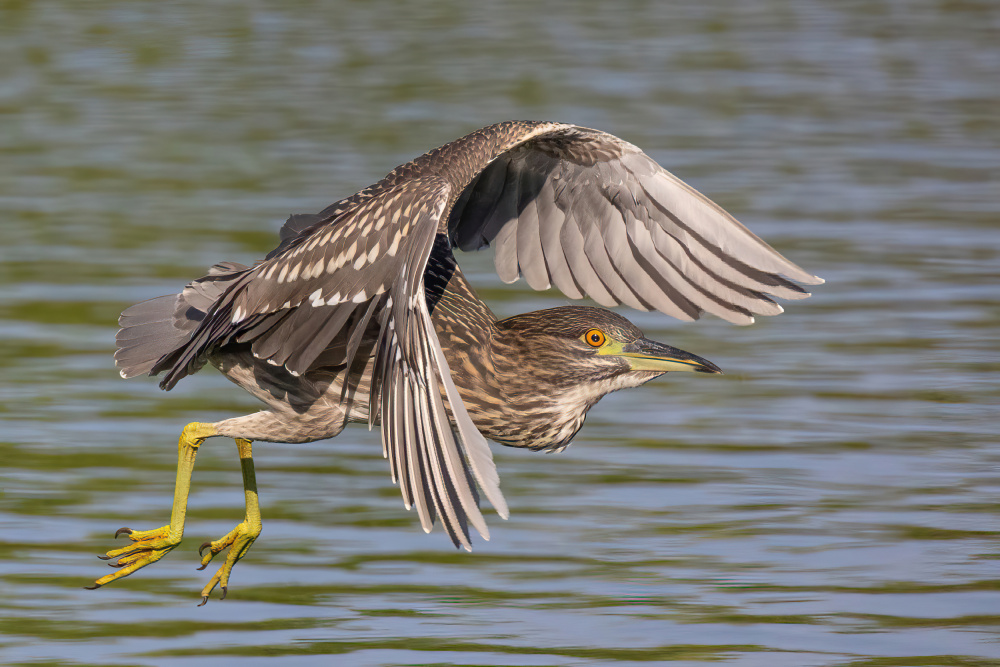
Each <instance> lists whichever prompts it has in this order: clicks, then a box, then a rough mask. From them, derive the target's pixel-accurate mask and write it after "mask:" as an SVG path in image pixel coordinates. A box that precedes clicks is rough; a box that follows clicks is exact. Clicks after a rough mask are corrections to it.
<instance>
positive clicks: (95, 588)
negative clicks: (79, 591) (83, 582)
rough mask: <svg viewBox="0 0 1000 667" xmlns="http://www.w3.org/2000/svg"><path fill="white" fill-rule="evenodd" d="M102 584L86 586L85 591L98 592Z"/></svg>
mask: <svg viewBox="0 0 1000 667" xmlns="http://www.w3.org/2000/svg"><path fill="white" fill-rule="evenodd" d="M101 585H102V584H91V585H90V586H84V587H83V589H84V590H86V591H96V590H97V589H98V588H100V587H101Z"/></svg>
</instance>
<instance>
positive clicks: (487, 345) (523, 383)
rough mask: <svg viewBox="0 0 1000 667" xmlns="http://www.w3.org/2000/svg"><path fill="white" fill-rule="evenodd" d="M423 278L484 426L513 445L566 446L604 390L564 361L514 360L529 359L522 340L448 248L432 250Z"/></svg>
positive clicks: (449, 354) (444, 343)
mask: <svg viewBox="0 0 1000 667" xmlns="http://www.w3.org/2000/svg"><path fill="white" fill-rule="evenodd" d="M424 281H425V288H426V293H427V301H428V305H429V306H430V310H431V319H432V321H433V322H434V327H435V329H436V330H437V334H438V340H440V342H441V349H442V350H443V352H444V355H445V358H446V359H447V360H448V366H449V368H450V370H451V375H452V378H453V379H454V381H455V385H456V387H457V388H458V391H459V393H460V394H461V396H462V400H463V401H464V403H465V406H466V408H467V409H468V411H469V414H470V416H471V417H472V420H473V422H474V423H475V424H476V426H477V427H478V428H479V430H480V432H482V434H483V435H484V436H486V437H487V438H490V439H491V440H495V441H497V442H500V443H502V444H505V445H510V446H512V447H527V448H529V449H535V450H540V449H541V450H554V451H558V450H561V449H563V448H564V447H566V445H568V444H569V441H570V440H571V439H572V437H573V436H574V435H575V434H576V432H577V431H578V430H579V429H580V427H581V426H582V425H583V420H584V417H586V414H587V410H589V409H590V408H591V407H593V405H594V404H595V403H597V401H599V400H600V398H601V395H595V394H594V393H593V392H592V391H591V390H590V389H589V388H588V385H586V384H583V383H574V380H573V378H570V377H568V376H567V375H566V374H565V372H564V371H565V369H564V368H563V366H562V364H561V363H560V361H559V360H553V363H552V364H551V365H549V364H544V363H543V364H542V367H541V368H540V369H534V368H532V369H528V368H524V367H523V366H522V365H520V364H519V363H518V362H517V361H516V360H518V359H526V358H531V355H530V354H528V353H526V352H525V351H522V350H520V349H519V347H518V346H519V344H523V341H522V340H520V339H519V336H518V335H517V334H516V333H511V332H509V331H507V330H506V329H504V328H503V327H498V326H497V319H496V316H495V315H494V314H493V313H492V312H491V311H490V309H489V307H488V306H487V305H486V304H485V303H484V302H483V301H482V299H480V298H479V297H478V295H476V293H475V292H474V291H473V289H472V287H471V286H470V285H469V283H468V281H466V279H465V276H463V275H462V272H461V269H459V268H458V266H457V265H456V264H455V261H454V257H452V255H451V253H450V252H447V253H438V252H432V254H431V261H430V262H429V263H428V267H427V272H426V273H425V274H424ZM536 358H537V354H536ZM546 368H548V369H549V370H550V371H551V372H546V371H545V369H546ZM602 395H603V394H602Z"/></svg>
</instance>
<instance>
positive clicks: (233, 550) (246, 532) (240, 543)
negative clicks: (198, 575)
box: [198, 521, 260, 607]
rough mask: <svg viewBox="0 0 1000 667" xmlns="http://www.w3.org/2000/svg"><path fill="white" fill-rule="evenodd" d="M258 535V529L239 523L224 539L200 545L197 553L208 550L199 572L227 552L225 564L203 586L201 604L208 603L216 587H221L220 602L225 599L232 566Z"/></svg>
mask: <svg viewBox="0 0 1000 667" xmlns="http://www.w3.org/2000/svg"><path fill="white" fill-rule="evenodd" d="M258 535H260V527H259V526H258V527H256V528H254V527H253V526H251V525H248V524H247V522H245V521H244V522H243V523H240V524H239V525H238V526H236V527H235V528H234V529H233V530H232V531H230V532H229V533H228V534H227V535H226V536H225V537H222V538H221V539H218V540H215V541H214V542H206V543H205V544H202V545H201V547H200V548H199V549H198V553H202V552H203V551H204V550H205V549H207V550H208V552H207V553H205V554H204V555H203V556H202V558H201V567H199V568H198V569H199V570H204V569H205V568H206V567H207V566H208V564H209V563H210V562H212V559H213V558H215V556H216V554H219V553H221V552H223V551H225V550H226V549H229V552H228V553H227V554H226V562H224V563H223V564H222V567H220V568H219V569H218V570H217V571H216V573H215V574H213V575H212V578H211V579H209V580H208V583H207V584H205V588H203V589H202V591H201V604H199V605H198V606H199V607H200V606H202V605H204V604H205V603H206V602H208V596H209V595H211V593H212V591H213V590H214V589H215V587H216V586H221V587H222V596H221V597H220V598H219V599H221V600H225V599H226V593H227V592H228V590H229V576H230V574H232V571H233V566H235V565H236V563H238V562H239V561H240V559H242V558H243V556H245V555H246V553H247V551H249V550H250V546H251V545H252V544H253V543H254V540H256V539H257V536H258Z"/></svg>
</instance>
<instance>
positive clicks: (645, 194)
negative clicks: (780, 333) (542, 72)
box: [449, 125, 823, 324]
mask: <svg viewBox="0 0 1000 667" xmlns="http://www.w3.org/2000/svg"><path fill="white" fill-rule="evenodd" d="M449 232H450V236H451V238H452V241H453V243H454V244H455V245H456V246H458V247H459V248H461V249H462V250H477V249H479V248H482V247H484V246H485V245H488V244H492V245H493V246H494V249H495V262H496V269H497V273H498V274H499V275H500V278H501V279H502V280H504V281H505V282H513V281H515V280H516V279H517V278H518V276H521V275H523V276H524V277H525V279H526V280H527V282H528V284H529V285H530V286H531V287H533V288H534V289H547V288H549V287H551V286H553V285H554V286H555V287H557V288H558V289H559V290H561V291H562V292H563V293H564V294H566V295H567V296H569V297H571V298H574V299H578V298H582V297H583V296H589V297H590V298H592V299H594V300H595V301H596V302H598V303H600V304H601V305H604V306H614V305H619V304H625V305H628V306H631V307H633V308H637V309H639V310H654V309H655V310H659V311H661V312H663V313H666V314H668V315H672V316H674V317H677V318H679V319H682V320H692V319H696V318H698V317H699V316H700V314H701V313H702V312H709V313H712V314H714V315H718V316H719V317H721V318H723V319H725V320H728V321H730V322H733V323H736V324H750V323H752V322H753V316H754V315H755V314H759V315H775V314H777V313H780V312H781V311H782V309H781V306H779V305H778V304H777V303H775V302H774V301H773V300H772V299H771V298H769V296H768V295H771V296H775V297H781V298H785V299H801V298H805V297H807V296H809V293H808V292H806V291H805V290H803V289H802V288H801V287H799V286H798V285H796V284H795V283H794V282H792V281H797V282H799V283H803V284H807V285H815V284H819V283H822V282H823V281H822V279H820V278H817V277H816V276H813V275H811V274H809V273H807V272H805V271H803V270H802V269H801V268H799V267H798V266H796V265H795V264H793V263H792V262H790V261H788V260H787V259H785V258H784V257H782V256H781V255H780V254H778V252H777V251H775V250H774V249H773V248H771V247H770V246H769V245H767V244H766V243H764V241H762V240H761V239H759V238H758V237H757V236H755V235H754V234H753V233H752V232H750V231H749V230H748V229H747V228H746V227H744V226H743V225H742V224H740V223H739V222H737V221H736V220H735V219H734V218H733V217H732V216H730V215H729V214H728V213H726V212H725V211H724V210H722V208H720V207H719V206H717V205H716V204H714V203H713V202H712V201H710V200H709V199H708V198H707V197H705V196H704V195H702V194H701V193H699V192H697V191H696V190H694V189H693V188H691V187H690V186H688V185H686V184H685V183H684V182H682V181H681V180H680V179H678V178H677V177H676V176H674V175H673V174H671V173H669V172H667V171H666V170H665V169H663V168H662V167H660V166H659V165H658V164H657V163H656V162H655V161H653V160H652V159H651V158H650V157H649V156H647V155H646V154H645V153H643V152H642V151H640V150H639V149H638V148H637V147H635V146H633V145H632V144H629V143H627V142H625V141H622V140H621V139H618V138H617V137H614V136H612V135H610V134H607V133H604V132H599V131H596V130H590V129H586V128H581V127H576V126H572V125H563V126H559V127H558V128H557V129H555V130H553V131H551V132H548V133H545V134H542V135H537V136H535V137H533V138H532V139H530V140H528V141H527V142H525V143H522V144H520V145H519V146H517V147H516V148H513V149H512V150H509V151H507V152H505V153H502V154H501V155H499V156H498V157H497V158H496V159H495V160H493V161H492V162H491V163H490V164H489V165H488V166H486V168H485V169H483V170H482V171H481V172H480V173H479V174H478V176H477V177H476V178H475V179H473V180H472V182H471V183H470V184H469V186H468V187H467V188H466V189H465V190H464V191H463V192H462V193H461V196H460V197H459V199H458V202H457V203H456V204H455V206H454V208H453V210H452V213H451V216H450V219H449Z"/></svg>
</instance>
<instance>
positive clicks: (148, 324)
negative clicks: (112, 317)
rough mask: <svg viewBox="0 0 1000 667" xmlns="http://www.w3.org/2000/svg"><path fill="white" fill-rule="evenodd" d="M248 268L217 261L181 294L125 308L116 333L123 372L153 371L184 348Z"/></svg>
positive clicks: (128, 374) (129, 374) (117, 355)
mask: <svg viewBox="0 0 1000 667" xmlns="http://www.w3.org/2000/svg"><path fill="white" fill-rule="evenodd" d="M246 271H247V267H246V266H244V265H242V264H236V263H234V262H223V263H221V264H216V265H215V266H213V267H212V268H211V269H209V271H208V275H207V276H205V277H204V278H199V279H198V280H196V281H194V282H193V283H190V284H189V285H188V286H187V287H185V288H184V291H183V292H181V293H180V294H170V295H167V296H161V297H157V298H155V299H150V300H149V301H142V302H141V303H137V304H135V305H134V306H131V307H130V308H127V309H126V310H125V311H124V312H122V314H121V317H119V318H118V324H119V326H121V329H120V330H119V331H118V335H117V336H115V343H116V344H117V346H118V350H117V351H116V352H115V365H116V366H118V369H119V374H120V375H121V376H122V377H123V378H131V377H135V376H137V375H143V374H145V373H150V371H152V369H153V367H154V366H156V365H157V362H159V361H160V360H162V359H164V358H165V357H168V356H170V355H173V354H174V353H176V352H177V351H178V350H180V349H181V348H183V347H184V346H185V345H186V344H187V343H188V341H189V340H190V339H191V335H192V334H193V333H194V332H195V330H196V329H197V328H198V325H199V324H200V323H201V321H202V320H204V319H205V317H206V316H207V315H208V313H209V312H210V311H211V310H212V307H213V306H214V305H215V303H216V302H217V301H218V299H219V297H221V296H222V294H223V293H224V292H225V291H226V289H227V288H228V287H229V286H230V285H231V284H232V283H233V282H235V281H236V280H238V279H239V278H240V276H242V275H243V274H244V273H245V272H246ZM151 374H152V375H155V373H151Z"/></svg>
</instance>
